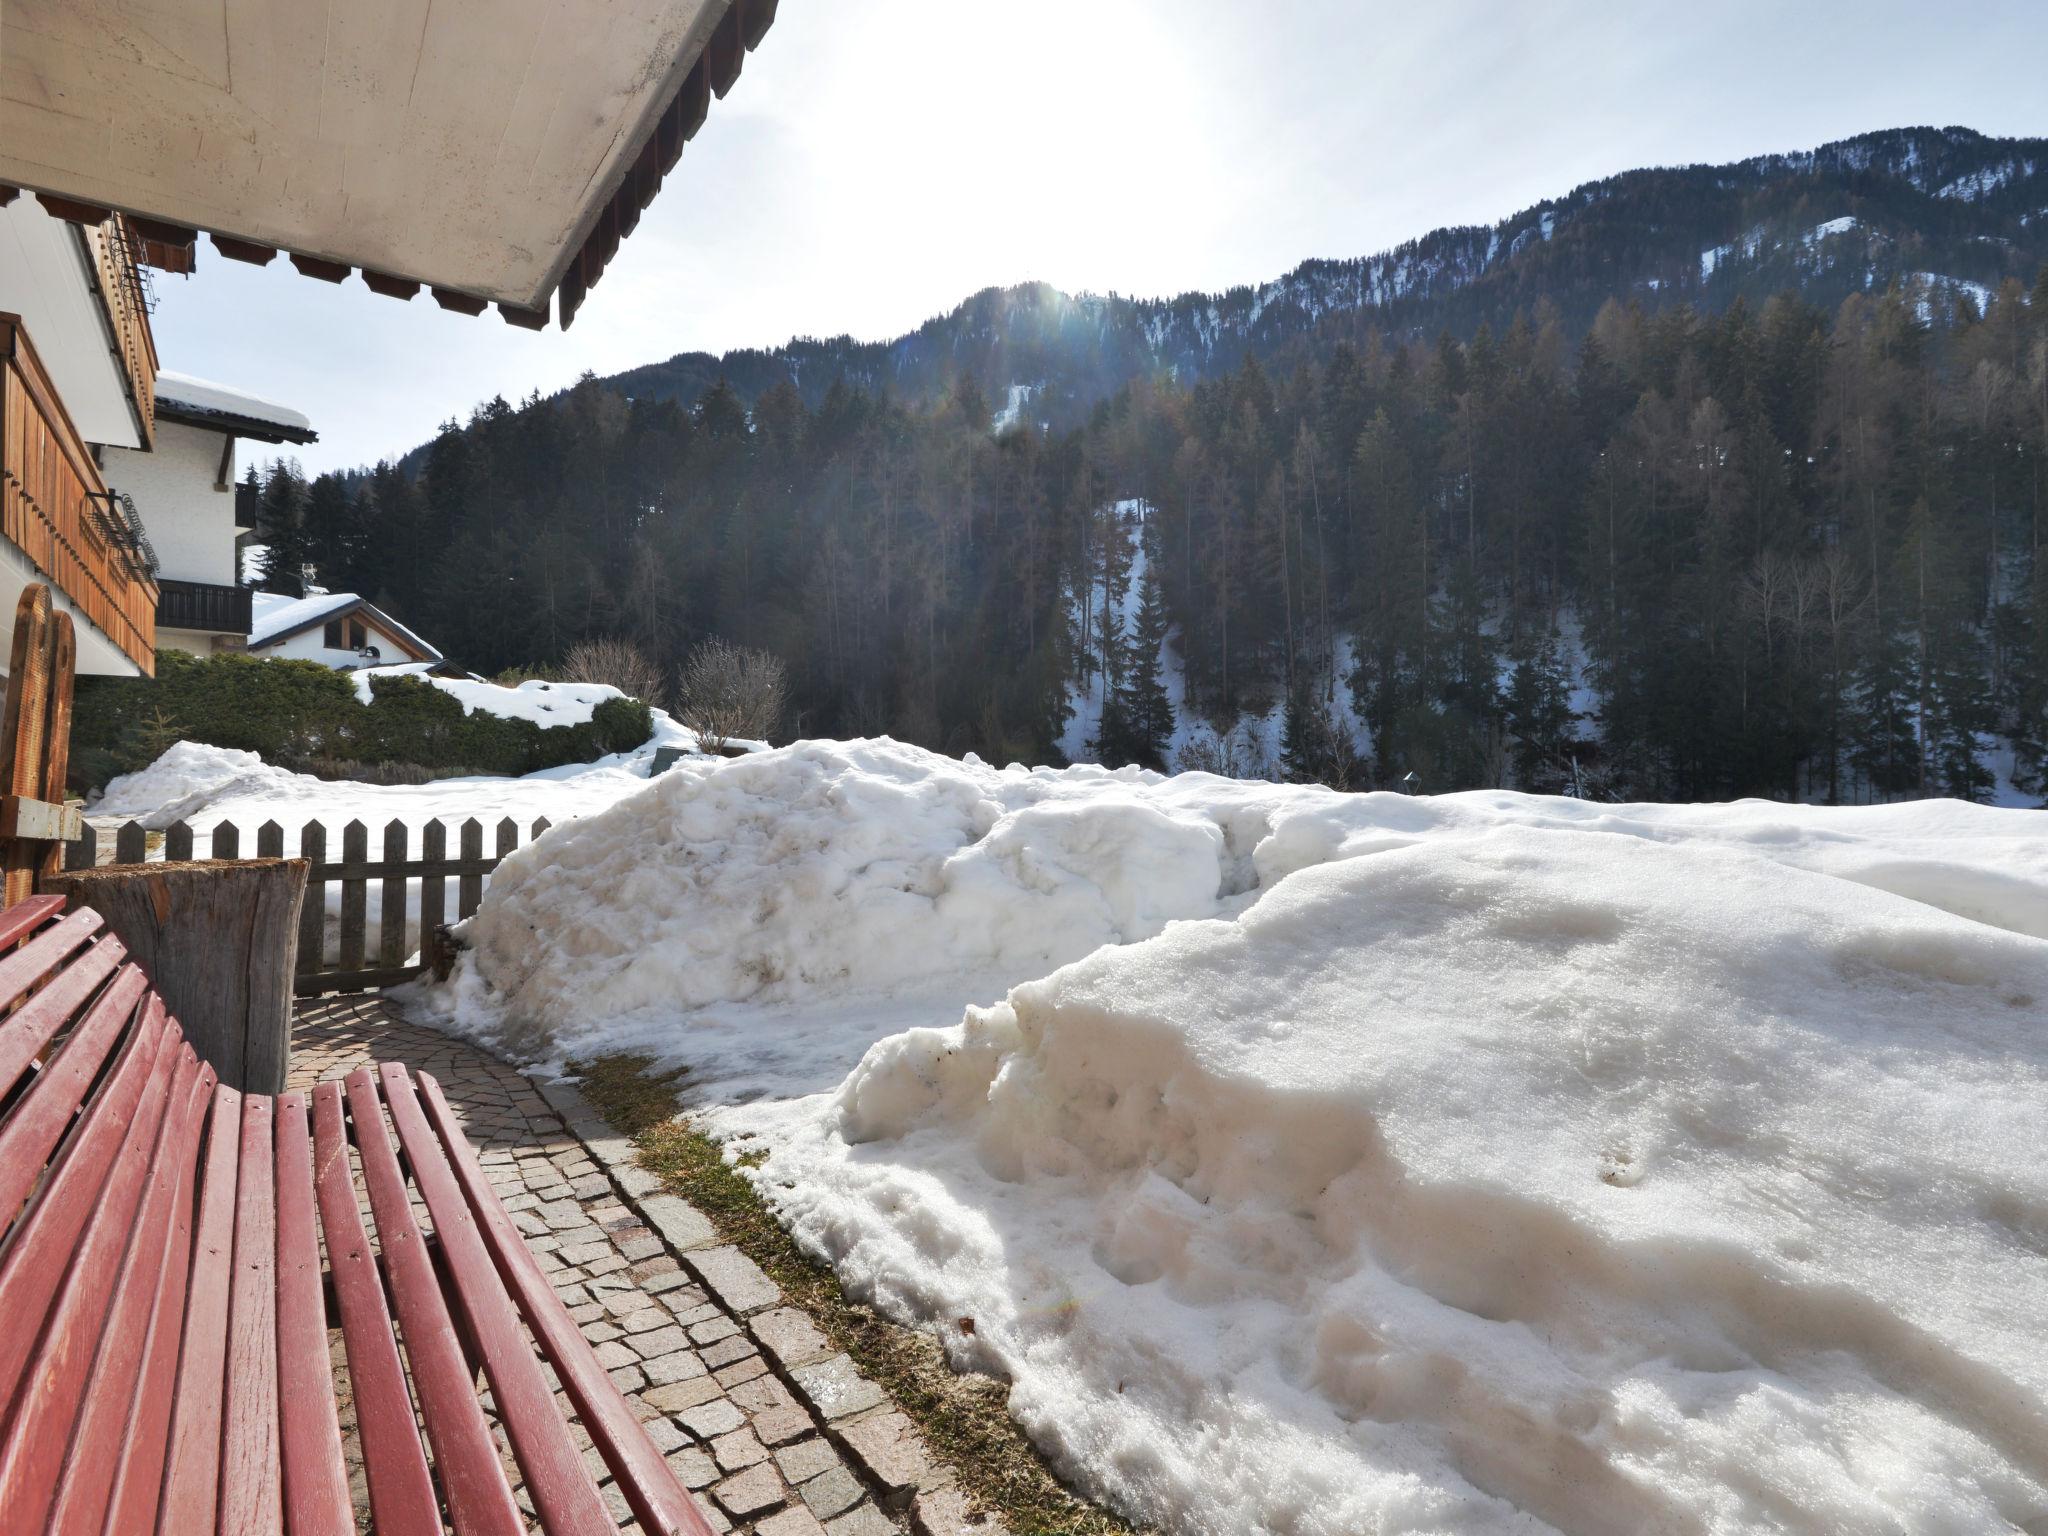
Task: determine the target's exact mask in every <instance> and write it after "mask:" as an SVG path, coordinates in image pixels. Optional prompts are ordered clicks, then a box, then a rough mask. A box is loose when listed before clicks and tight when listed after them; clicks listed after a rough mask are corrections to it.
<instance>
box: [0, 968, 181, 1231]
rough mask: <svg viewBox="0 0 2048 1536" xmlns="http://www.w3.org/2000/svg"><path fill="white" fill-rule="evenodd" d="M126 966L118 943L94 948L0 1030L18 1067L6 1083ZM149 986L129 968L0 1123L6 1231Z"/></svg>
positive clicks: (0, 1216) (0, 1212) (1, 1043)
mask: <svg viewBox="0 0 2048 1536" xmlns="http://www.w3.org/2000/svg"><path fill="white" fill-rule="evenodd" d="M120 959H121V946H120V945H119V944H118V943H114V942H108V943H104V944H99V945H95V946H94V948H93V949H92V950H91V952H89V953H88V954H86V955H84V956H82V957H81V958H80V959H78V960H76V961H74V962H73V963H72V964H71V965H70V966H69V967H68V968H67V969H66V970H65V972H64V974H63V975H62V976H59V977H58V978H57V979H56V980H55V981H53V982H51V983H50V985H49V986H47V987H45V988H43V990H42V991H41V992H39V993H37V994H36V997H35V1000H34V1001H33V1002H31V1003H30V1004H29V1005H28V1006H27V1007H26V1008H24V1009H22V1010H21V1011H20V1012H19V1013H17V1014H15V1015H14V1017H12V1018H11V1019H8V1020H7V1021H6V1023H5V1024H4V1025H0V1050H4V1051H5V1053H6V1055H7V1058H8V1060H9V1061H10V1062H11V1063H15V1064H16V1071H14V1072H10V1073H8V1074H7V1080H8V1081H10V1082H11V1081H12V1079H13V1078H14V1076H16V1075H17V1074H18V1072H19V1069H20V1068H22V1067H26V1066H27V1065H28V1061H29V1060H30V1059H32V1058H33V1056H34V1054H35V1052H36V1051H38V1050H40V1049H41V1048H42V1045H43V1043H44V1042H46V1041H48V1040H49V1038H50V1036H51V1035H52V1034H54V1033H55V1032H56V1031H57V1030H58V1029H60V1028H62V1027H63V1025H64V1024H65V1023H66V1022H67V1021H69V1019H70V1018H71V1016H72V1014H73V1013H75V1012H76V1011H77V1010H78V1009H79V1008H80V1007H82V1006H83V1005H84V1003H85V1000H86V999H87V998H88V997H90V996H92V994H93V992H94V991H95V990H96V989H97V988H98V986H99V984H100V983H101V982H102V981H104V980H105V979H106V978H107V977H108V976H109V975H110V974H112V972H113V968H114V967H115V966H116V965H117V964H119V963H120ZM146 984H147V982H146V978H145V977H144V976H143V974H142V972H141V971H140V970H139V969H137V968H136V967H135V966H132V965H131V966H128V967H126V968H125V969H124V970H123V972H122V974H121V976H120V977H119V979H117V980H116V981H115V983H114V985H113V987H112V988H111V989H109V990H108V992H107V994H106V995H105V996H104V997H102V998H101V999H100V1001H99V1002H98V1003H97V1004H96V1005H95V1006H94V1007H93V1009H92V1010H91V1012H89V1013H87V1014H86V1016H85V1018H84V1019H83V1020H82V1021H81V1022H80V1023H79V1025H78V1026H77V1028H75V1029H73V1030H72V1031H71V1034H70V1037H69V1038H68V1039H66V1040H65V1042H64V1047H63V1049H62V1050H60V1051H58V1052H57V1054H56V1055H55V1056H54V1057H53V1058H51V1060H50V1062H49V1064H48V1065H47V1066H45V1067H44V1068H43V1070H42V1071H41V1072H39V1073H37V1074H36V1079H35V1081H34V1082H33V1083H31V1084H29V1086H28V1088H27V1090H26V1091H24V1092H23V1094H22V1096H21V1098H20V1099H19V1100H18V1101H17V1102H16V1103H15V1105H14V1107H13V1108H12V1109H11V1110H9V1111H8V1114H7V1118H6V1120H5V1121H4V1122H0V1229H5V1227H6V1225H7V1223H8V1222H9V1221H11V1220H12V1219H13V1217H14V1213H15V1212H16V1211H18V1210H20V1209H21V1203H22V1201H24V1200H26V1199H27V1198H28V1193H29V1191H30V1190H31V1189H33V1188H34V1187H35V1184H36V1180H37V1179H39V1178H40V1177H41V1176H42V1171H43V1165H44V1163H45V1162H46V1161H47V1160H48V1158H49V1156H50V1149H51V1148H52V1147H54V1146H56V1145H57V1143H58V1141H59V1140H61V1139H62V1138H63V1135H64V1133H65V1131H66V1130H68V1129H69V1128H70V1126H71V1122H72V1116H73V1114H74V1112H75V1111H76V1110H77V1108H78V1106H79V1104H80V1103H81V1102H82V1101H83V1100H84V1098H85V1095H86V1091H87V1090H88V1089H89V1088H91V1086H92V1084H93V1081H94V1079H95V1078H97V1077H98V1076H99V1071H100V1067H101V1066H102V1064H103V1063H105V1061H106V1059H107V1055H108V1053H109V1052H110V1051H111V1050H112V1049H113V1047H114V1042H115V1041H116V1040H118V1039H119V1038H120V1035H121V1031H122V1030H123V1029H124V1028H126V1027H127V1024H128V1020H129V1019H130V1018H131V1017H132V1016H133V1015H134V1012H135V1004H136V1002H137V1001H138V1000H139V999H140V998H141V996H142V990H143V987H144V986H145V985H146Z"/></svg>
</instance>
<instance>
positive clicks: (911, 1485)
mask: <svg viewBox="0 0 2048 1536" xmlns="http://www.w3.org/2000/svg"><path fill="white" fill-rule="evenodd" d="M838 1436H839V1443H840V1444H841V1445H842V1446H844V1447H845V1449H846V1452H847V1455H848V1456H849V1457H850V1458H851V1459H852V1461H853V1463H854V1465H855V1466H857V1467H859V1468H860V1470H861V1471H862V1472H863V1473H865V1474H866V1476H867V1478H868V1481H869V1482H870V1483H872V1484H873V1485H874V1486H875V1487H877V1488H879V1489H881V1490H882V1499H881V1501H882V1503H883V1504H885V1505H887V1506H889V1507H891V1508H898V1507H901V1506H902V1505H904V1504H907V1503H909V1502H910V1496H911V1494H912V1493H913V1492H914V1491H915V1490H916V1488H917V1486H918V1484H919V1483H921V1482H923V1481H924V1480H925V1479H926V1478H928V1477H930V1475H931V1471H932V1462H931V1453H930V1452H929V1451H927V1450H926V1449H925V1444H924V1437H923V1436H921V1435H920V1434H918V1432H917V1427H916V1426H915V1425H913V1424H912V1423H911V1422H910V1420H909V1419H908V1418H907V1417H905V1416H904V1415H903V1414H901V1413H894V1412H891V1413H883V1414H877V1415H876V1416H875V1417H873V1418H871V1419H858V1420H856V1421H854V1422H853V1423H851V1424H845V1425H842V1426H841V1427H840V1428H839V1430H838Z"/></svg>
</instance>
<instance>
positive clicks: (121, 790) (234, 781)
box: [92, 741, 318, 832]
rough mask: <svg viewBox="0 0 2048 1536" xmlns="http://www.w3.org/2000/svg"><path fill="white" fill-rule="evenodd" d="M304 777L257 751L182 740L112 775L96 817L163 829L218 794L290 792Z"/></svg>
mask: <svg viewBox="0 0 2048 1536" xmlns="http://www.w3.org/2000/svg"><path fill="white" fill-rule="evenodd" d="M302 777H303V776H302V775H300V774H295V773H289V772H287V771H286V770H284V769H282V768H273V767H271V766H270V765H269V764H267V763H265V762H264V761H263V759H262V758H260V757H258V756H257V755H256V754H255V753H254V752H241V751H237V750H236V749H235V748H233V747H209V746H205V745H203V744H201V743H200V742H196V741H181V742H178V743H177V744H176V745H174V746H172V747H171V748H170V749H169V750H168V751H166V752H165V753H164V754H163V756H161V757H159V758H158V759H157V760H156V761H155V762H153V763H151V764H150V765H149V766H148V767H147V768H144V769H141V770H139V771H138V772H135V773H124V774H122V775H121V776H120V777H119V778H117V779H113V780H111V781H110V782H109V783H108V785H107V787H106V789H105V790H104V791H103V792H102V793H101V795H100V798H99V799H98V800H96V801H94V802H93V805H92V814H93V816H94V817H95V818H96V819H97V818H102V817H104V818H108V819H113V820H120V821H128V820H135V821H140V822H141V823H142V824H143V825H144V826H145V827H147V828H149V829H150V830H151V831H153V832H160V831H162V830H163V829H164V828H165V827H168V826H171V825H172V824H173V823H175V822H179V821H184V820H186V819H188V818H189V817H191V816H194V815H196V814H198V813H199V811H200V810H202V809H203V808H204V807H206V806H208V805H210V804H212V803H213V802H214V801H216V800H223V799H267V798H270V797H273V796H276V795H280V794H288V793H290V790H291V788H292V785H293V781H294V780H297V779H300V778H302ZM308 782H318V781H317V780H313V781H308Z"/></svg>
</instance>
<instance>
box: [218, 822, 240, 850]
mask: <svg viewBox="0 0 2048 1536" xmlns="http://www.w3.org/2000/svg"><path fill="white" fill-rule="evenodd" d="M241 856H242V832H241V829H240V828H239V827H237V826H236V825H235V824H234V823H233V822H232V821H223V822H221V823H220V824H219V825H218V826H216V827H215V828H214V829H213V857H215V858H216V859H239V858H240V857H241Z"/></svg>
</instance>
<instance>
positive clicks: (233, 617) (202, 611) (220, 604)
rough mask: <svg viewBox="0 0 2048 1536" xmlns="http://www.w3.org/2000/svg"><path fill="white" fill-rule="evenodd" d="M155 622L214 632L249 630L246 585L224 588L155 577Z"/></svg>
mask: <svg viewBox="0 0 2048 1536" xmlns="http://www.w3.org/2000/svg"><path fill="white" fill-rule="evenodd" d="M156 584H157V588H158V598H157V606H156V622H157V627H158V628H159V629H197V630H204V631H206V632H208V633H210V634H217V635H244V636H246V635H247V634H248V633H249V619H250V615H251V611H252V607H253V604H252V601H251V600H252V599H253V598H254V596H255V594H254V592H252V591H251V590H250V589H249V588H248V587H224V586H220V585H217V584H216V583H214V582H210V581H177V580H174V579H173V578H171V577H169V576H159V577H158V578H157V583H156Z"/></svg>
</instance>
